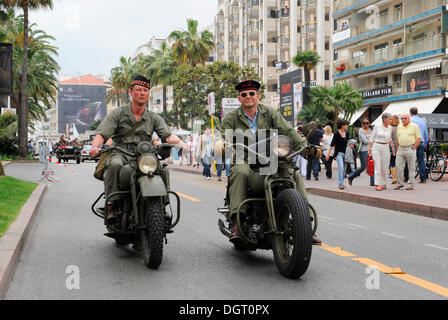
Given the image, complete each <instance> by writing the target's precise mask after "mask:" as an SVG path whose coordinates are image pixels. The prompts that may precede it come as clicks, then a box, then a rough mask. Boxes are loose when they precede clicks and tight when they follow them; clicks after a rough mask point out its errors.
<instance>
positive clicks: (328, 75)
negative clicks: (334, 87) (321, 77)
mask: <svg viewBox="0 0 448 320" xmlns="http://www.w3.org/2000/svg"><path fill="white" fill-rule="evenodd" d="M325 80H330V70H328V69H327V70H325Z"/></svg>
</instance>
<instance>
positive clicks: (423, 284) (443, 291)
mask: <svg viewBox="0 0 448 320" xmlns="http://www.w3.org/2000/svg"><path fill="white" fill-rule="evenodd" d="M317 247H319V248H321V249H323V250H326V251H328V252H331V253H333V254H336V255H338V256H341V257H351V259H352V260H354V261H356V262H359V263H361V264H364V265H366V266H376V267H377V268H378V270H380V271H381V272H383V273H385V274H388V275H390V276H392V277H395V278H398V279H401V280H403V281H406V282H409V283H412V284H413V285H416V286H418V287H420V288H423V289H426V290H429V291H432V292H434V293H437V294H440V295H441V296H444V297H447V298H448V288H445V287H442V286H439V285H437V284H435V283H432V282H429V281H426V280H423V279H420V278H417V277H415V276H412V275H410V274H407V273H406V272H404V271H402V270H401V269H400V268H391V267H388V266H386V265H384V264H381V263H379V262H376V261H373V260H370V259H368V258H359V257H357V256H356V255H355V254H353V253H350V252H347V251H344V250H342V248H341V247H331V246H329V245H327V244H324V243H322V245H321V246H317Z"/></svg>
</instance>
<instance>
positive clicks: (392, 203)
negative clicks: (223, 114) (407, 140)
mask: <svg viewBox="0 0 448 320" xmlns="http://www.w3.org/2000/svg"><path fill="white" fill-rule="evenodd" d="M168 168H169V169H170V170H173V171H178V172H183V173H191V174H199V175H202V170H197V172H196V171H195V169H188V168H185V169H183V168H177V167H169V166H168ZM213 175H215V174H213V173H212V176H213ZM215 176H216V175H215ZM306 190H307V192H308V193H309V194H312V195H316V196H319V197H325V198H330V199H336V200H342V201H348V202H353V203H359V204H363V205H366V206H370V207H376V208H381V209H388V210H394V211H399V212H403V213H410V214H413V215H417V216H424V217H428V218H433V219H439V220H445V221H448V209H447V208H443V207H435V206H430V205H424V204H415V203H409V202H406V201H400V200H389V199H384V198H375V197H369V196H365V195H360V194H353V193H347V192H341V191H333V190H326V189H318V188H312V187H308V188H306Z"/></svg>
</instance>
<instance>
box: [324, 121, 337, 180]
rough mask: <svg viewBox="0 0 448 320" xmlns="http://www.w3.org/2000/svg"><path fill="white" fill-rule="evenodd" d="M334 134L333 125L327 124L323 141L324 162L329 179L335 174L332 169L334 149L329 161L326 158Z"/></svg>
mask: <svg viewBox="0 0 448 320" xmlns="http://www.w3.org/2000/svg"><path fill="white" fill-rule="evenodd" d="M333 136H334V134H333V130H331V127H330V126H325V128H324V136H323V141H322V162H323V163H324V165H325V171H326V177H327V179H331V178H332V176H333V171H332V169H331V166H332V164H333V159H334V157H333V156H334V150H331V153H330V156H329V158H328V161H327V160H325V159H326V157H327V155H328V153H329V151H330V144H331V141H333Z"/></svg>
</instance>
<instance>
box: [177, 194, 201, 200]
mask: <svg viewBox="0 0 448 320" xmlns="http://www.w3.org/2000/svg"><path fill="white" fill-rule="evenodd" d="M176 193H177V194H178V195H179V196H181V197H183V198H185V199H187V200H190V201H193V202H202V200H199V199H196V198H193V197H190V196H188V195H186V194H183V193H180V192H176Z"/></svg>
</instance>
